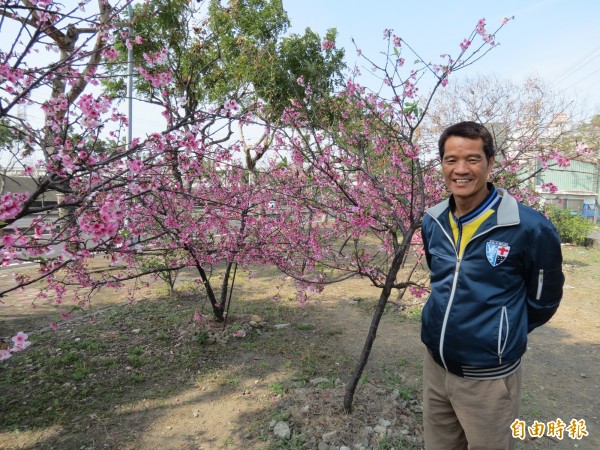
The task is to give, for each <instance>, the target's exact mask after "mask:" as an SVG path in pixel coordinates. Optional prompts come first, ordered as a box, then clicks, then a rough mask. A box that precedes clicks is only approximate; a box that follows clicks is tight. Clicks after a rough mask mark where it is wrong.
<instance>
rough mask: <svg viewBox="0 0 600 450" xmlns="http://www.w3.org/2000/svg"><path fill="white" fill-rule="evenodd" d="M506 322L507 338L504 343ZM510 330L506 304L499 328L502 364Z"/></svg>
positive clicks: (499, 356) (500, 363) (499, 358)
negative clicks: (503, 335)
mask: <svg viewBox="0 0 600 450" xmlns="http://www.w3.org/2000/svg"><path fill="white" fill-rule="evenodd" d="M505 324H506V338H505V339H504V343H502V331H503V330H504V328H505V327H504V325H505ZM509 331H510V326H509V324H508V310H507V309H506V306H503V307H502V312H501V313H500V327H499V329H498V363H499V365H502V354H503V353H504V349H505V348H506V344H507V343H508V332H509Z"/></svg>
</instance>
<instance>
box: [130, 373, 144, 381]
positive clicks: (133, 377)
mask: <svg viewBox="0 0 600 450" xmlns="http://www.w3.org/2000/svg"><path fill="white" fill-rule="evenodd" d="M129 379H130V380H131V381H132V382H133V383H142V382H143V381H144V379H145V377H144V374H143V373H139V372H134V373H132V374H131V375H130V376H129Z"/></svg>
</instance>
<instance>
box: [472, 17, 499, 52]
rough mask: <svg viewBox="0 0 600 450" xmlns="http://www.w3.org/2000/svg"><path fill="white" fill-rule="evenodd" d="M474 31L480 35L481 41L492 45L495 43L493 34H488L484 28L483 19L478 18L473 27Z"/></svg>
mask: <svg viewBox="0 0 600 450" xmlns="http://www.w3.org/2000/svg"><path fill="white" fill-rule="evenodd" d="M475 31H476V32H477V34H478V35H479V36H481V38H482V39H483V42H485V43H487V44H490V45H492V46H493V45H496V44H495V43H494V35H493V34H489V33H488V32H487V31H486V29H485V19H479V22H477V27H476V28H475Z"/></svg>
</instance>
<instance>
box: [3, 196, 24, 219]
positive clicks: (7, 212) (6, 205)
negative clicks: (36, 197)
mask: <svg viewBox="0 0 600 450" xmlns="http://www.w3.org/2000/svg"><path fill="white" fill-rule="evenodd" d="M28 198H29V193H27V192H7V193H6V194H4V195H3V196H1V197H0V220H6V219H13V218H14V217H16V216H17V214H19V213H20V212H21V209H22V204H23V202H24V201H25V200H27V199H28Z"/></svg>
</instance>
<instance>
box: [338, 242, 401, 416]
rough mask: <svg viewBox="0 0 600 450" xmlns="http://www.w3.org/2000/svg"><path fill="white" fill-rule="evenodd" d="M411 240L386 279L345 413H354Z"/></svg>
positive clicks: (346, 398) (348, 392)
mask: <svg viewBox="0 0 600 450" xmlns="http://www.w3.org/2000/svg"><path fill="white" fill-rule="evenodd" d="M411 239H412V233H409V236H405V237H404V240H403V242H404V243H403V244H402V245H401V246H400V248H399V249H398V252H397V253H396V255H395V256H394V260H393V262H392V264H391V266H390V269H389V271H388V274H387V277H386V281H385V286H384V287H383V289H382V290H381V294H380V296H379V302H378V303H377V308H376V309H375V313H374V314H373V319H372V320H371V327H370V328H369V333H368V334H367V339H366V340H365V345H364V346H363V351H362V354H361V355H360V359H359V361H358V365H357V367H356V369H355V370H354V374H353V375H352V378H351V379H350V381H349V382H348V384H347V385H346V393H345V395H344V411H346V412H347V413H350V412H352V402H353V401H354V393H355V392H356V387H357V386H358V382H359V381H360V377H361V376H362V373H363V370H364V369H365V367H366V365H367V362H368V360H369V355H370V354H371V349H372V348H373V343H374V342H375V338H376V337H377V329H378V328H379V322H381V317H382V316H383V313H384V311H385V305H386V304H387V302H388V299H389V298H390V294H391V293H392V287H393V286H394V284H395V282H396V276H397V275H398V271H399V270H400V267H401V266H402V261H404V255H405V254H406V252H407V250H408V248H409V245H410V244H409V243H410V241H411Z"/></svg>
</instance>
